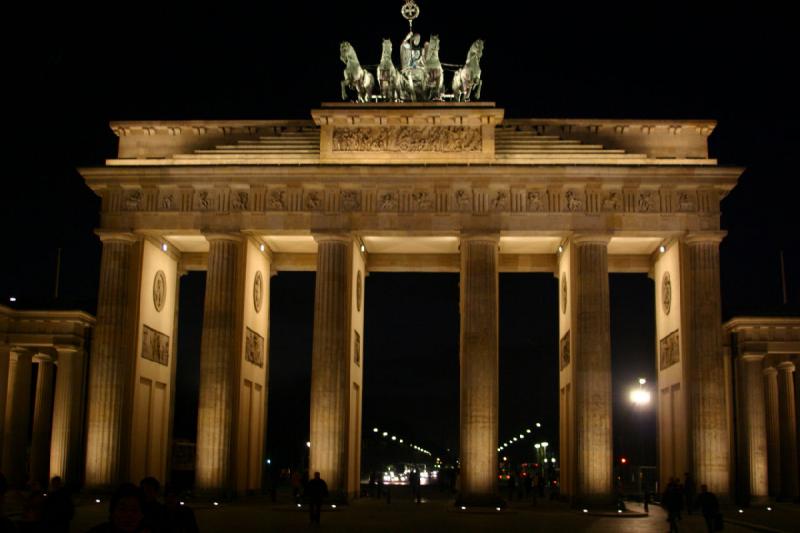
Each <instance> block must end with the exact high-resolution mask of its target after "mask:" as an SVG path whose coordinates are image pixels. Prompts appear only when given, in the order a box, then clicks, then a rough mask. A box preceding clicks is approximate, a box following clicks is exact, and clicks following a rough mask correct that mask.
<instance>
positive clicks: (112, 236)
mask: <svg viewBox="0 0 800 533" xmlns="http://www.w3.org/2000/svg"><path fill="white" fill-rule="evenodd" d="M95 234H96V235H97V236H98V237H100V240H101V241H102V242H129V243H134V242H138V241H139V240H140V239H141V237H140V236H139V235H136V234H135V233H132V232H129V231H107V230H102V229H98V230H95Z"/></svg>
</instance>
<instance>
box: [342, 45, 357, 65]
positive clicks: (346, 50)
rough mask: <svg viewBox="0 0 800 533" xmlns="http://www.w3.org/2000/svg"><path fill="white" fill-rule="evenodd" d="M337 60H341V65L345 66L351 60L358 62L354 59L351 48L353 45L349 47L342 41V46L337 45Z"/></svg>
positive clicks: (354, 52) (354, 55) (353, 52)
mask: <svg viewBox="0 0 800 533" xmlns="http://www.w3.org/2000/svg"><path fill="white" fill-rule="evenodd" d="M339 59H341V60H342V63H345V64H347V63H349V62H350V61H353V60H354V61H356V62H358V58H357V57H356V51H355V49H354V48H353V45H351V44H350V43H348V42H347V41H342V44H340V45H339Z"/></svg>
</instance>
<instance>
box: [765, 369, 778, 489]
mask: <svg viewBox="0 0 800 533" xmlns="http://www.w3.org/2000/svg"><path fill="white" fill-rule="evenodd" d="M764 403H765V404H766V409H765V412H766V417H767V466H768V476H767V479H768V485H769V495H770V496H773V497H777V496H778V494H779V493H780V491H781V445H780V430H779V427H778V426H779V419H778V371H777V370H775V367H774V366H770V367H767V368H765V369H764Z"/></svg>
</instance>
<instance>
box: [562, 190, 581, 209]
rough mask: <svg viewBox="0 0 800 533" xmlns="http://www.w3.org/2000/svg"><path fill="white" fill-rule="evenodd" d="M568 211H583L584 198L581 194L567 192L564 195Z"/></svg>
mask: <svg viewBox="0 0 800 533" xmlns="http://www.w3.org/2000/svg"><path fill="white" fill-rule="evenodd" d="M564 199H565V203H566V207H567V211H580V210H582V209H583V198H581V196H580V193H578V192H575V191H567V193H566V194H565V195H564Z"/></svg>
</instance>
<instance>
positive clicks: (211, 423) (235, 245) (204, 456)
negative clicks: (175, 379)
mask: <svg viewBox="0 0 800 533" xmlns="http://www.w3.org/2000/svg"><path fill="white" fill-rule="evenodd" d="M207 238H208V240H209V251H208V277H207V280H206V294H205V308H204V311H203V335H202V339H201V345H200V401H199V409H198V415H197V458H196V471H195V472H196V473H195V476H196V477H195V484H196V486H197V488H198V490H201V491H206V492H222V491H225V490H229V489H232V485H231V483H232V475H233V469H232V460H233V457H232V454H233V442H232V438H233V418H234V392H235V388H236V385H237V384H236V381H235V379H236V373H235V371H236V368H237V366H236V365H237V364H238V360H239V347H240V346H241V339H240V337H241V332H240V331H239V327H238V324H239V322H240V315H241V295H240V294H239V293H240V292H241V291H240V281H241V279H242V276H243V272H242V270H243V268H244V266H243V265H242V262H241V255H242V239H241V237H240V236H238V235H209V236H207Z"/></svg>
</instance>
